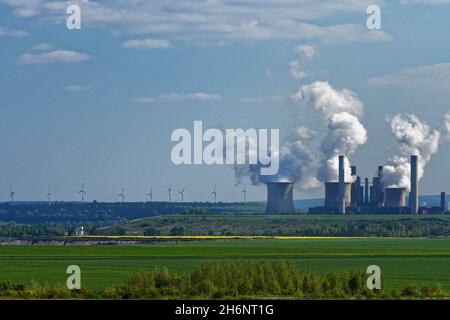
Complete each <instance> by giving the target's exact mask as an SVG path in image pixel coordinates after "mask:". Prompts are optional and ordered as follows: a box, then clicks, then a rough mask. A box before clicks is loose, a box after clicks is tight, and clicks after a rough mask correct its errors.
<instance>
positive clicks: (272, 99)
mask: <svg viewBox="0 0 450 320" xmlns="http://www.w3.org/2000/svg"><path fill="white" fill-rule="evenodd" d="M284 99H286V98H285V97H283V96H257V97H243V98H241V99H239V101H240V102H243V103H262V102H276V101H283V100H284Z"/></svg>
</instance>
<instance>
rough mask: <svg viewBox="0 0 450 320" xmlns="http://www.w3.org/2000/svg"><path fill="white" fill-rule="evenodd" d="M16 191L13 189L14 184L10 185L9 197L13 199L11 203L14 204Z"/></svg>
mask: <svg viewBox="0 0 450 320" xmlns="http://www.w3.org/2000/svg"><path fill="white" fill-rule="evenodd" d="M15 194H16V193H15V192H14V191H13V188H12V186H9V199H10V200H11V204H14V195H15Z"/></svg>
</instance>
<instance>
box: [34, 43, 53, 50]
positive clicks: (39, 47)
mask: <svg viewBox="0 0 450 320" xmlns="http://www.w3.org/2000/svg"><path fill="white" fill-rule="evenodd" d="M33 49H34V50H51V49H53V46H52V45H51V44H49V43H39V44H37V45H35V46H33Z"/></svg>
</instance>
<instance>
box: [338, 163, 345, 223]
mask: <svg viewBox="0 0 450 320" xmlns="http://www.w3.org/2000/svg"><path fill="white" fill-rule="evenodd" d="M338 195H339V198H338V213H341V214H345V169H344V156H339V194H338Z"/></svg>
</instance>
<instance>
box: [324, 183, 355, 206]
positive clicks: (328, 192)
mask: <svg viewBox="0 0 450 320" xmlns="http://www.w3.org/2000/svg"><path fill="white" fill-rule="evenodd" d="M351 190H352V184H351V183H350V182H346V183H345V184H344V195H345V197H344V199H345V207H349V206H350V203H351ZM339 199H340V197H339V182H326V183H325V208H327V209H333V210H337V209H339V206H338V204H339V202H340V201H339Z"/></svg>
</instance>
